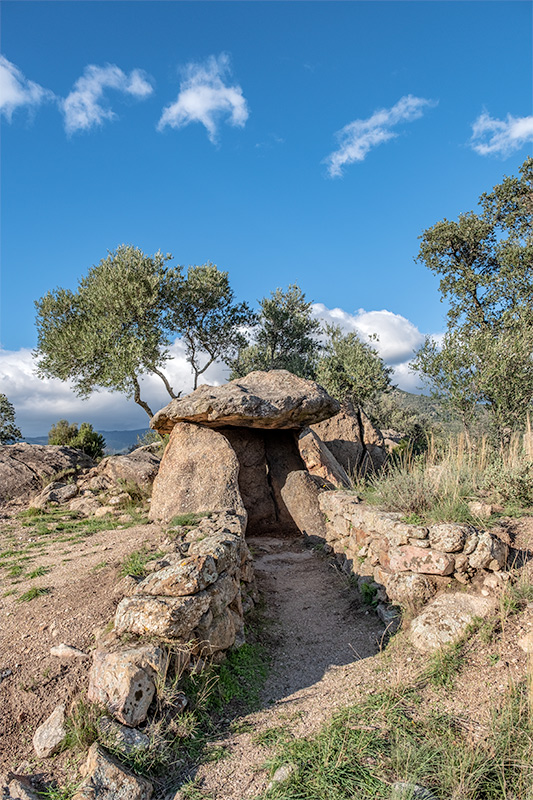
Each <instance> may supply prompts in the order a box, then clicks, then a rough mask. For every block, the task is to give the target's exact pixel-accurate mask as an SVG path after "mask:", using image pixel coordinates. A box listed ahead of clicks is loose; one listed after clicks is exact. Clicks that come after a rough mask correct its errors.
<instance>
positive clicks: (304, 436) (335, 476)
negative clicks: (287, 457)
mask: <svg viewBox="0 0 533 800" xmlns="http://www.w3.org/2000/svg"><path fill="white" fill-rule="evenodd" d="M298 449H299V451H300V455H301V457H302V460H303V462H304V464H305V466H306V468H307V470H308V472H310V473H311V475H316V476H317V477H318V478H323V479H324V480H325V481H327V482H328V483H332V484H333V485H334V486H336V487H337V488H344V489H349V488H350V485H351V484H350V479H349V478H348V475H347V474H346V471H345V469H344V468H343V467H342V466H341V465H340V464H339V462H338V461H337V459H336V458H335V456H334V455H333V453H331V452H330V451H329V450H328V448H327V447H326V445H325V444H324V442H323V441H322V440H321V439H320V437H319V436H318V435H317V434H316V433H315V432H314V431H313V430H311V428H304V429H303V431H302V432H301V434H300V436H299V437H298Z"/></svg>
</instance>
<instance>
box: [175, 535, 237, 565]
mask: <svg viewBox="0 0 533 800" xmlns="http://www.w3.org/2000/svg"><path fill="white" fill-rule="evenodd" d="M243 546H244V540H243V539H241V538H240V537H239V536H235V535H234V534H232V533H224V531H216V532H213V533H208V535H207V536H204V537H203V538H198V539H197V540H196V541H193V542H192V543H191V545H190V547H189V550H188V555H190V556H203V555H209V556H211V557H212V558H213V559H214V561H215V564H216V568H217V571H218V573H219V574H220V573H221V572H226V571H227V570H231V569H234V568H236V567H238V566H239V565H240V563H241V560H242V559H241V553H242V550H243Z"/></svg>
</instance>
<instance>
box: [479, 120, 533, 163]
mask: <svg viewBox="0 0 533 800" xmlns="http://www.w3.org/2000/svg"><path fill="white" fill-rule="evenodd" d="M527 142H529V143H530V144H531V143H532V142H533V116H532V117H512V116H511V114H507V118H506V119H495V118H494V117H491V116H490V114H488V113H487V112H486V111H484V112H483V113H482V114H480V115H479V117H478V118H477V119H476V121H475V122H474V124H473V125H472V138H471V139H470V145H471V147H472V150H475V152H476V153H478V154H479V155H480V156H490V155H495V156H502V157H503V158H505V157H506V156H509V155H510V154H511V153H513V152H514V151H515V150H519V149H520V148H521V147H522V145H524V144H526V143H527Z"/></svg>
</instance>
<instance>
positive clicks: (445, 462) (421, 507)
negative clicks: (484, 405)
mask: <svg viewBox="0 0 533 800" xmlns="http://www.w3.org/2000/svg"><path fill="white" fill-rule="evenodd" d="M354 485H355V488H356V490H357V491H358V492H359V493H360V494H361V495H362V496H363V497H364V499H365V500H366V501H367V502H369V503H374V504H377V505H379V506H381V507H382V508H384V509H386V510H388V511H398V512H401V513H402V514H404V515H405V517H406V521H408V522H413V523H419V524H421V523H423V522H445V521H453V522H467V523H478V524H479V523H480V519H479V518H478V517H477V516H476V507H475V506H472V505H471V504H472V503H473V502H481V503H482V504H484V505H485V506H491V507H492V509H491V510H492V511H494V512H495V513H496V514H497V515H499V516H501V515H507V516H516V515H517V514H522V513H526V512H527V510H528V509H531V507H533V463H532V462H531V460H530V459H529V458H528V457H527V456H526V454H525V452H524V450H523V448H522V437H521V436H519V435H518V434H516V435H514V436H513V437H512V438H511V440H510V442H509V444H508V445H507V446H506V447H505V448H502V447H494V446H492V445H491V443H490V441H489V440H488V439H487V438H481V439H479V440H476V441H475V443H474V444H473V443H472V442H468V441H467V439H466V437H465V436H464V435H462V434H459V435H458V436H456V437H452V436H449V437H447V438H445V439H441V440H439V439H437V438H436V437H430V438H429V440H428V442H427V448H426V450H425V451H424V452H421V453H414V452H413V450H412V449H410V448H407V449H400V450H399V451H398V452H397V453H393V457H392V459H391V462H390V463H389V464H388V465H387V467H386V469H385V470H384V471H382V472H381V473H379V474H373V475H369V476H367V477H366V478H360V479H356V480H355V484H354ZM491 510H486V511H485V513H487V514H488V515H489V516H490V511H491ZM482 522H483V524H487V520H486V519H483V520H482Z"/></svg>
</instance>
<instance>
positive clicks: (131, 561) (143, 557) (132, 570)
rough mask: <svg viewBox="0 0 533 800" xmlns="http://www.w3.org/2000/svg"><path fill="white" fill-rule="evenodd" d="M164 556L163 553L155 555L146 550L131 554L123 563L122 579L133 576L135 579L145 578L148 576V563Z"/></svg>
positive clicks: (135, 551)
mask: <svg viewBox="0 0 533 800" xmlns="http://www.w3.org/2000/svg"><path fill="white" fill-rule="evenodd" d="M162 555H163V553H159V552H157V553H154V552H153V551H151V550H147V549H146V548H143V549H142V550H134V551H133V553H130V554H129V556H127V557H126V558H125V559H124V561H123V562H122V565H121V567H120V575H121V576H122V577H125V576H126V575H131V576H132V577H133V578H143V577H144V576H145V575H146V564H147V563H148V561H153V560H154V559H156V558H161V556H162Z"/></svg>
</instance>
